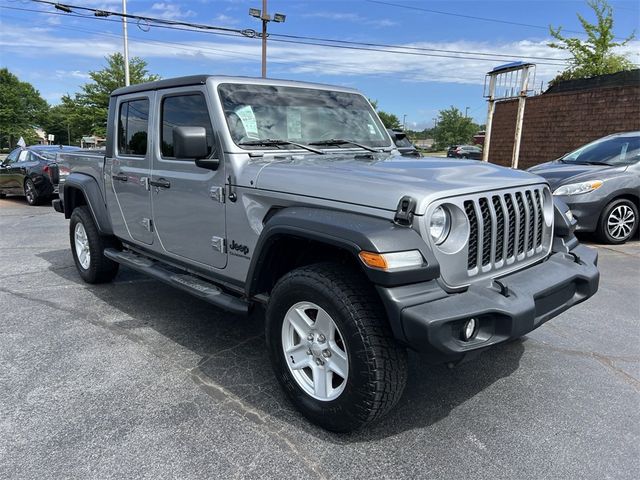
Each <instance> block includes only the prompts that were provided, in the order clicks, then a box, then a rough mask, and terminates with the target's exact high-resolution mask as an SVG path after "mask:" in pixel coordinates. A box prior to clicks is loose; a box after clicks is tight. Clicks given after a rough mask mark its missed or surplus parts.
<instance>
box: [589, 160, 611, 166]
mask: <svg viewBox="0 0 640 480" xmlns="http://www.w3.org/2000/svg"><path fill="white" fill-rule="evenodd" d="M584 163H586V164H588V165H609V166H611V164H610V163H607V162H599V161H597V160H594V161H589V162H584Z"/></svg>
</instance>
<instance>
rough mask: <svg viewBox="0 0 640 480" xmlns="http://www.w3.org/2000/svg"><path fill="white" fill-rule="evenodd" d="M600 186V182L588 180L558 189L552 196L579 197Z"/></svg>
mask: <svg viewBox="0 0 640 480" xmlns="http://www.w3.org/2000/svg"><path fill="white" fill-rule="evenodd" d="M601 186H602V180H590V181H588V182H580V183H570V184H569V185H563V186H561V187H558V188H557V189H556V190H555V191H554V192H553V194H554V195H579V194H581V193H587V192H592V191H594V190H596V189H598V188H600V187H601Z"/></svg>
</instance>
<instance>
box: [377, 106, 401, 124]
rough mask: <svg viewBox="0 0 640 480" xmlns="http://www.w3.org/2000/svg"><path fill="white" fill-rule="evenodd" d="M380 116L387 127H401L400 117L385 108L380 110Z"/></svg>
mask: <svg viewBox="0 0 640 480" xmlns="http://www.w3.org/2000/svg"><path fill="white" fill-rule="evenodd" d="M378 116H379V117H380V120H382V123H383V124H384V126H385V127H386V128H400V127H402V125H401V124H400V119H399V118H398V117H397V116H396V115H394V114H393V113H387V112H385V111H384V110H378Z"/></svg>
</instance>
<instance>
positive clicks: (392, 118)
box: [369, 99, 402, 128]
mask: <svg viewBox="0 0 640 480" xmlns="http://www.w3.org/2000/svg"><path fill="white" fill-rule="evenodd" d="M369 103H370V104H371V106H372V107H373V109H374V110H375V111H376V112H378V116H379V117H380V120H382V124H383V125H384V126H385V128H400V127H401V126H402V125H400V119H399V118H398V116H397V115H394V114H393V113H387V112H385V111H384V110H379V109H378V101H377V100H372V99H369Z"/></svg>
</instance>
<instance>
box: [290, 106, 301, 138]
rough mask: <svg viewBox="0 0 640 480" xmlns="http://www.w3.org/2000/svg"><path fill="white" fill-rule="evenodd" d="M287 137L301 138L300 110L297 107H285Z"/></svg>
mask: <svg viewBox="0 0 640 480" xmlns="http://www.w3.org/2000/svg"><path fill="white" fill-rule="evenodd" d="M287 138H296V139H300V138H302V112H301V110H300V109H299V108H295V107H292V108H289V109H287Z"/></svg>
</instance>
